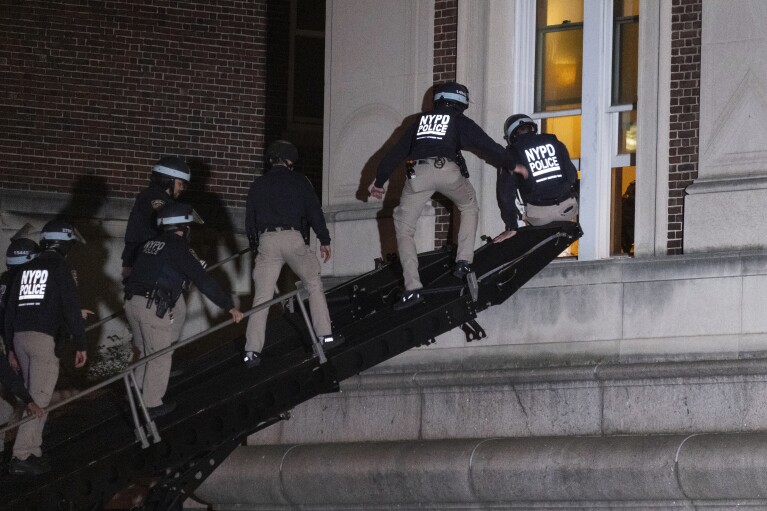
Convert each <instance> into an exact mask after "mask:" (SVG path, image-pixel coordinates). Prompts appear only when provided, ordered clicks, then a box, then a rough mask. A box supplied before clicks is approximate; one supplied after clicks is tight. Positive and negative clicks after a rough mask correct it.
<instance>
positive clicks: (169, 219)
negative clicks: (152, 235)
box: [157, 215, 194, 225]
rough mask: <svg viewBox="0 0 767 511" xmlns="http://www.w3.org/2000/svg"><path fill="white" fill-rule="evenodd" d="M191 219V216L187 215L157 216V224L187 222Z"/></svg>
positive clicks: (191, 220)
mask: <svg viewBox="0 0 767 511" xmlns="http://www.w3.org/2000/svg"><path fill="white" fill-rule="evenodd" d="M193 221H194V220H193V218H191V217H190V216H189V215H181V216H169V217H165V218H158V219H157V225H176V224H188V223H191V222H193Z"/></svg>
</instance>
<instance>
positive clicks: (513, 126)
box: [506, 117, 535, 137]
mask: <svg viewBox="0 0 767 511" xmlns="http://www.w3.org/2000/svg"><path fill="white" fill-rule="evenodd" d="M520 124H535V122H534V121H533V120H532V119H531V118H529V117H522V118H521V119H517V120H516V121H514V122H512V123H511V124H509V127H508V128H506V136H507V137H510V136H511V134H512V133H513V132H514V130H515V129H517V128H518V127H519V125H520Z"/></svg>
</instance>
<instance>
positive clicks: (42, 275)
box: [19, 270, 48, 301]
mask: <svg viewBox="0 0 767 511" xmlns="http://www.w3.org/2000/svg"><path fill="white" fill-rule="evenodd" d="M47 282H48V270H24V271H23V272H22V274H21V287H19V301H22V300H42V299H43V298H45V288H46V284H47Z"/></svg>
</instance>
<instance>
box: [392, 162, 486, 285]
mask: <svg viewBox="0 0 767 511" xmlns="http://www.w3.org/2000/svg"><path fill="white" fill-rule="evenodd" d="M435 192H439V193H441V194H442V195H444V196H445V197H447V198H448V199H450V200H451V201H453V203H454V204H455V205H456V206H457V207H458V210H459V211H460V212H461V226H460V228H459V230H458V252H457V254H456V256H455V258H456V260H463V261H468V262H472V261H473V260H474V240H475V237H476V234H477V222H478V220H479V206H478V205H477V193H476V192H475V191H474V187H473V186H472V185H471V182H470V181H469V180H468V179H466V178H465V177H463V176H462V175H461V171H460V169H459V168H458V165H456V164H455V163H454V162H446V163H445V166H444V167H442V168H441V169H438V168H435V167H434V165H432V164H431V163H422V164H419V165H416V166H415V178H414V179H408V180H407V182H406V183H405V187H404V189H403V190H402V197H401V198H400V202H399V206H397V207H396V208H394V230H395V232H396V235H397V246H398V248H399V259H400V263H401V264H402V274H403V276H404V277H405V289H407V290H408V291H413V290H415V289H420V288H421V287H423V286H422V284H421V278H420V276H419V274H418V253H417V252H416V247H415V228H416V225H417V223H418V218H419V217H420V216H421V211H423V207H424V206H425V205H426V201H428V200H429V198H431V196H432V195H434V193H435Z"/></svg>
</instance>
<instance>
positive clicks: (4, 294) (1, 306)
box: [0, 266, 19, 335]
mask: <svg viewBox="0 0 767 511" xmlns="http://www.w3.org/2000/svg"><path fill="white" fill-rule="evenodd" d="M18 270H19V266H13V267H9V268H8V271H5V272H3V274H2V275H0V325H3V335H5V332H4V330H5V307H6V306H7V305H8V297H9V296H10V294H11V286H13V280H14V278H15V277H16V274H17V273H18Z"/></svg>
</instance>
